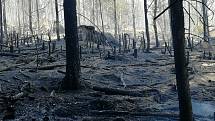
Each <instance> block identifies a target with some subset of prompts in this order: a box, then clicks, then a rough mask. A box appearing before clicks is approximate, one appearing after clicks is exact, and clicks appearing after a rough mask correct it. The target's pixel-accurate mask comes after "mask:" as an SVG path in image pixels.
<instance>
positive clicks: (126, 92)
mask: <svg viewBox="0 0 215 121" xmlns="http://www.w3.org/2000/svg"><path fill="white" fill-rule="evenodd" d="M92 89H93V90H95V91H100V92H104V93H105V94H107V95H123V96H133V97H145V96H149V95H153V94H154V95H157V94H160V92H159V91H158V90H156V89H146V90H140V91H139V90H135V91H130V90H121V89H114V88H108V87H97V86H93V87H92Z"/></svg>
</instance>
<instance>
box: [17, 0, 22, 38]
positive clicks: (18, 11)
mask: <svg viewBox="0 0 215 121" xmlns="http://www.w3.org/2000/svg"><path fill="white" fill-rule="evenodd" d="M19 3H20V2H19V0H17V7H18V8H17V9H18V10H17V14H18V26H19V32H18V33H19V34H21V21H20V9H19V8H20V7H19Z"/></svg>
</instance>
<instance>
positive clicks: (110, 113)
mask: <svg viewBox="0 0 215 121" xmlns="http://www.w3.org/2000/svg"><path fill="white" fill-rule="evenodd" d="M91 113H92V114H93V115H98V116H104V115H108V116H125V115H129V116H153V117H171V118H179V114H178V113H168V112H130V111H114V110H103V111H95V110H94V111H91Z"/></svg>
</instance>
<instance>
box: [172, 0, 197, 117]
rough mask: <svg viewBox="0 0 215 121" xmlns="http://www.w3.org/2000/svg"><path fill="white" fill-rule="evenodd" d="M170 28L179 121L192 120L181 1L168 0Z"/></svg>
mask: <svg viewBox="0 0 215 121" xmlns="http://www.w3.org/2000/svg"><path fill="white" fill-rule="evenodd" d="M170 4H171V5H173V6H172V7H171V8H170V10H171V28H172V37H173V45H174V56H175V68H176V80H177V89H178V99H179V109H180V121H192V120H193V119H192V104H191V97H190V86H189V81H188V72H187V64H186V59H185V47H184V46H185V38H184V37H185V35H184V33H185V29H184V12H183V1H182V0H180V1H177V3H175V0H170Z"/></svg>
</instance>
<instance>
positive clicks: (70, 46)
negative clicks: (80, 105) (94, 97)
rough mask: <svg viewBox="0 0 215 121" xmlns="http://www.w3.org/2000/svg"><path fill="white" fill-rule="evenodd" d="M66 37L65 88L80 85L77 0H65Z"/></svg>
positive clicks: (74, 87) (76, 87) (73, 87)
mask: <svg viewBox="0 0 215 121" xmlns="http://www.w3.org/2000/svg"><path fill="white" fill-rule="evenodd" d="M64 18H65V20H64V21H65V39H66V63H67V64H66V76H65V78H64V81H63V84H62V87H63V89H69V90H71V89H78V88H79V87H80V82H79V79H80V75H79V73H80V58H79V56H80V55H79V42H78V28H77V12H76V1H75V0H64Z"/></svg>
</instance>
